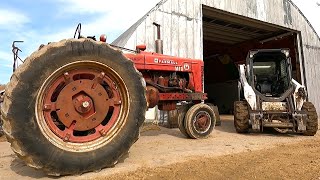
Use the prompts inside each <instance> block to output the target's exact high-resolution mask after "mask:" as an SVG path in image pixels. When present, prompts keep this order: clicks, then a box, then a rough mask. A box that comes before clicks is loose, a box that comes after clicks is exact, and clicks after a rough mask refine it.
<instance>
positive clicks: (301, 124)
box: [292, 114, 307, 132]
mask: <svg viewBox="0 0 320 180" xmlns="http://www.w3.org/2000/svg"><path fill="white" fill-rule="evenodd" d="M292 117H293V119H295V120H296V122H297V125H298V132H304V131H306V130H307V126H306V124H307V119H306V118H307V116H306V115H305V114H293V115H292Z"/></svg>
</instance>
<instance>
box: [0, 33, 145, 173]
mask: <svg viewBox="0 0 320 180" xmlns="http://www.w3.org/2000/svg"><path fill="white" fill-rule="evenodd" d="M145 111H146V97H145V85H144V83H143V79H142V76H141V74H140V73H139V72H138V71H137V70H136V68H135V66H134V64H133V62H132V61H130V60H129V59H127V58H126V57H125V56H124V55H123V54H122V52H121V51H120V50H117V49H114V48H112V47H110V46H109V45H108V44H106V43H102V42H96V41H93V40H89V39H70V40H62V41H60V42H57V43H51V44H49V45H47V46H44V47H43V48H41V49H40V50H38V51H37V52H35V53H33V54H32V55H31V56H30V57H28V58H27V59H26V61H25V63H24V64H22V65H21V66H20V67H19V69H17V71H16V72H15V73H14V74H13V75H12V77H11V81H10V83H9V85H8V86H7V88H6V93H5V97H4V102H3V104H2V107H1V114H2V115H1V116H2V119H3V121H4V126H3V129H4V132H5V134H6V137H7V139H8V141H9V142H10V143H11V148H12V150H13V151H14V152H15V153H16V154H17V155H18V156H19V157H20V158H21V159H22V160H24V161H25V163H26V164H27V165H29V166H31V167H34V168H36V169H41V170H43V171H45V172H46V173H47V174H49V175H55V176H59V175H68V174H81V173H84V172H88V171H96V170H100V169H102V168H104V167H112V166H114V165H115V164H116V163H117V162H118V160H119V158H120V157H121V156H122V155H124V154H125V153H127V152H128V150H129V148H130V147H131V145H132V144H133V143H134V142H135V141H136V140H137V139H138V137H139V127H140V126H141V125H142V123H143V121H144V118H145Z"/></svg>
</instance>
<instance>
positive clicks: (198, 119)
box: [193, 111, 211, 134]
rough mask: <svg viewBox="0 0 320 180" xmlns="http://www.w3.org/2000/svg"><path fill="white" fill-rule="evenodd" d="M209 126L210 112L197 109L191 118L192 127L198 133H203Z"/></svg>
mask: <svg viewBox="0 0 320 180" xmlns="http://www.w3.org/2000/svg"><path fill="white" fill-rule="evenodd" d="M210 126H211V116H210V114H209V113H208V112H206V111H199V112H198V113H197V114H196V115H195V117H194V119H193V127H194V129H195V130H196V131H197V132H198V133H200V134H204V133H206V132H207V131H208V130H209V129H210Z"/></svg>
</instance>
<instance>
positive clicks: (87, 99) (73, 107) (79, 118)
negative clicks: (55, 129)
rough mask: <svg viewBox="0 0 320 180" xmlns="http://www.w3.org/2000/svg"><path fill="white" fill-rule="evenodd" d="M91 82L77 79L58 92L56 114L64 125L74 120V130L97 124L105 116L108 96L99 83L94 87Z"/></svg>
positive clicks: (89, 127) (87, 128) (92, 126)
mask: <svg viewBox="0 0 320 180" xmlns="http://www.w3.org/2000/svg"><path fill="white" fill-rule="evenodd" d="M92 84H93V82H92V81H91V80H77V81H73V82H71V83H69V84H68V85H67V86H66V87H64V88H63V90H62V91H61V92H60V94H59V96H58V99H57V102H56V108H57V109H60V110H59V111H57V114H58V116H59V119H60V121H61V122H62V123H63V124H64V125H65V126H66V127H70V126H71V124H72V123H73V122H74V121H76V124H75V126H74V130H77V131H86V130H89V129H92V128H94V127H96V126H98V125H99V124H100V123H101V122H102V121H103V120H104V118H105V117H106V115H107V113H108V111H109V106H110V103H111V102H110V101H109V96H108V94H107V92H106V91H105V90H104V88H103V87H102V86H101V85H100V84H98V85H96V87H95V88H94V89H92ZM93 102H94V104H93ZM87 104H88V105H87ZM83 105H85V106H83Z"/></svg>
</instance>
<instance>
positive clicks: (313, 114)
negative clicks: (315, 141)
mask: <svg viewBox="0 0 320 180" xmlns="http://www.w3.org/2000/svg"><path fill="white" fill-rule="evenodd" d="M301 110H302V111H305V112H306V113H307V115H308V119H307V130H306V132H304V133H303V135H305V136H314V135H315V134H316V133H317V131H318V115H317V111H316V108H315V107H314V105H313V104H312V103H311V102H304V103H303V105H302V109H301Z"/></svg>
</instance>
